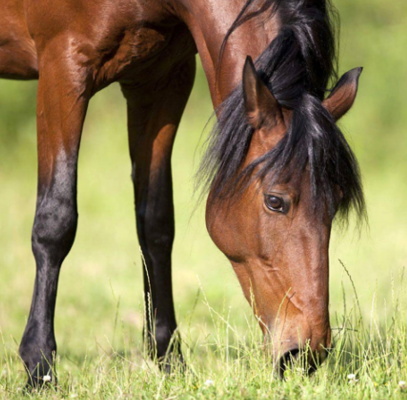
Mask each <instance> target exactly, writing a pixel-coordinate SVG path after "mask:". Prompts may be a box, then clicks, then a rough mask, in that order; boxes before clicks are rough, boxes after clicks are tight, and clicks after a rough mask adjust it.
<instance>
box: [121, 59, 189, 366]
mask: <svg viewBox="0 0 407 400" xmlns="http://www.w3.org/2000/svg"><path fill="white" fill-rule="evenodd" d="M194 74H195V59H194V58H193V57H192V58H191V59H189V60H188V61H187V62H186V63H185V64H183V65H182V66H178V67H176V68H174V69H173V71H172V73H171V74H170V75H169V76H168V81H166V85H165V87H162V88H161V89H160V90H156V91H150V90H148V89H146V88H144V89H143V90H140V89H139V88H134V87H132V86H131V85H125V84H122V90H123V93H124V95H125V97H126V99H127V104H128V129H129V146H130V155H131V160H132V168H133V169H132V178H133V182H134V191H135V199H136V216H137V233H138V237H139V242H140V246H141V250H142V252H143V254H142V256H143V264H144V292H145V303H146V315H147V318H146V324H145V333H146V338H147V345H148V349H149V351H150V355H151V356H152V357H153V358H155V357H157V359H158V361H159V363H160V366H161V367H163V368H164V369H165V370H166V371H169V370H170V368H171V360H173V355H176V356H178V357H179V358H178V360H180V361H181V362H182V355H181V351H180V343H179V338H178V337H177V336H176V337H174V332H175V330H176V327H177V324H176V320H175V313H174V304H173V295H172V283H171V251H172V244H173V240H174V206H173V198H172V177H171V152H172V147H173V142H174V139H175V134H176V131H177V128H178V124H179V121H180V118H181V115H182V113H183V110H184V108H185V104H186V102H187V99H188V97H189V94H190V91H191V88H192V84H193V80H194ZM170 355H171V357H168V356H170Z"/></svg>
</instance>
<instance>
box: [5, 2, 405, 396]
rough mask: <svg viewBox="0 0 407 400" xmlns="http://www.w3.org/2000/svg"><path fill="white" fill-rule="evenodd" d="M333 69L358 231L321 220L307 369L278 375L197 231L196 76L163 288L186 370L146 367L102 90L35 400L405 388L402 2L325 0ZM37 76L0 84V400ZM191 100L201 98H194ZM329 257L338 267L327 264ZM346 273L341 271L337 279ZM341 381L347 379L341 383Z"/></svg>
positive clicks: (119, 145) (10, 340)
mask: <svg viewBox="0 0 407 400" xmlns="http://www.w3.org/2000/svg"><path fill="white" fill-rule="evenodd" d="M336 4H337V6H338V8H339V11H340V14H341V16H342V31H341V55H340V60H341V65H340V71H341V72H344V71H346V70H349V69H351V68H353V67H355V66H358V65H363V66H364V67H365V69H364V72H363V74H362V77H361V85H360V90H359V94H358V98H357V101H356V103H355V105H354V107H353V109H352V111H351V112H350V113H349V115H347V116H346V117H345V118H344V120H343V121H341V126H342V128H343V130H344V132H345V134H346V136H347V138H348V140H349V141H350V143H351V145H352V148H353V149H354V150H355V153H356V155H357V157H358V159H359V160H360V164H361V170H362V174H363V181H364V187H365V193H366V199H367V206H368V212H369V227H365V228H363V229H362V230H361V231H360V232H358V231H357V230H355V229H354V226H353V225H352V224H351V227H350V229H349V230H348V231H347V232H343V231H340V230H339V229H335V230H334V233H333V237H332V241H331V250H330V260H331V277H330V297H331V301H330V312H331V325H332V327H333V329H334V330H333V333H334V339H335V349H334V350H333V352H332V354H331V355H330V357H329V358H328V360H327V361H326V362H325V363H324V364H323V366H322V367H321V368H320V369H319V370H318V371H317V372H316V373H315V374H314V375H313V376H312V377H305V376H304V375H303V374H302V372H301V370H300V366H296V367H294V368H293V370H292V371H289V372H288V373H287V375H286V380H285V381H280V380H278V379H276V377H275V376H274V375H273V374H272V368H271V366H270V361H269V360H267V358H266V357H265V355H264V354H263V352H262V349H261V335H260V329H259V328H258V326H257V323H256V321H255V320H254V318H253V316H252V311H251V309H250V307H249V306H248V304H246V301H245V300H244V298H243V295H242V293H241V289H240V287H239V284H238V281H237V279H236V277H235V276H234V273H233V270H232V268H231V267H230V266H229V264H228V261H227V260H226V259H225V258H224V256H223V255H222V254H221V253H220V252H219V251H218V250H217V249H216V248H215V246H214V245H213V244H212V242H211V240H210V239H209V237H208V234H207V233H206V229H205V223H204V204H198V205H197V202H196V198H195V197H194V192H193V186H194V185H193V173H194V171H195V170H196V167H197V165H198V162H199V160H200V151H199V150H196V149H197V148H198V149H199V148H201V144H202V141H203V140H204V139H205V137H206V136H207V132H203V133H202V129H203V127H204V126H205V123H206V121H207V120H208V118H209V117H210V115H211V112H212V107H211V105H210V102H209V99H208V95H207V88H206V84H205V80H204V78H203V76H202V71H199V75H198V80H197V85H196V88H195V89H194V92H193V94H192V97H191V100H190V102H189V105H188V109H187V111H186V115H185V118H184V119H183V122H182V125H181V128H180V131H179V134H178V138H177V141H176V145H175V149H174V157H173V171H174V185H175V188H174V194H175V204H176V241H175V246H174V256H173V260H174V268H173V269H174V293H175V303H176V312H177V317H178V322H179V327H180V333H181V335H182V338H183V352H184V355H185V358H186V360H187V362H188V365H189V369H188V370H187V371H186V372H185V373H183V374H181V373H176V374H174V375H173V376H171V377H166V376H164V375H162V374H161V373H160V372H159V371H158V369H157V368H156V367H155V365H154V364H153V363H151V362H150V361H148V360H146V357H145V349H144V348H143V343H142V321H143V305H142V275H141V271H142V269H141V257H140V251H139V246H138V243H137V240H136V237H135V226H134V212H133V210H132V205H133V199H132V189H131V184H130V163H129V160H128V151H127V144H126V127H125V125H126V122H125V106H124V102H123V100H122V98H121V95H120V93H119V90H118V88H117V86H112V87H109V88H108V89H106V90H105V91H103V92H102V93H100V94H98V95H97V96H96V97H95V99H94V100H92V103H91V107H90V109H89V113H88V117H87V120H86V124H85V130H84V135H83V141H82V148H81V155H80V165H79V213H80V219H79V227H78V234H77V239H76V242H75V246H74V247H73V249H72V251H71V253H70V255H69V257H68V258H67V260H66V261H65V263H64V266H63V268H62V273H61V281H60V287H59V293H58V301H57V315H56V334H57V341H58V345H59V347H58V351H59V353H58V354H59V355H58V367H57V368H58V369H57V371H58V376H59V388H58V391H53V390H52V389H51V390H48V391H46V392H34V393H31V394H27V395H26V398H32V399H36V398H41V399H42V398H50V399H65V398H78V399H88V398H91V399H113V398H114V399H116V398H131V399H133V398H136V399H137V398H140V399H200V398H205V399H211V398H216V399H218V398H224V399H253V398H267V399H270V398H276V399H320V398H321V399H324V400H325V399H328V398H329V399H367V398H369V399H390V398H394V399H399V398H400V399H403V398H407V392H406V390H407V389H403V388H402V387H401V386H400V385H399V382H400V381H407V324H406V314H407V313H406V311H407V290H406V287H407V283H406V278H403V274H404V268H405V267H406V265H407V246H406V226H407V214H406V213H405V204H406V201H405V199H406V198H407V188H406V185H405V177H406V176H407V165H406V163H405V148H406V144H407V143H406V141H407V135H406V133H405V126H407V114H406V113H405V109H406V106H407V104H406V100H405V95H404V94H405V93H406V92H407V80H406V79H405V71H406V70H407V60H406V59H405V57H404V56H403V54H404V53H403V51H402V49H404V48H405V47H406V45H407V43H406V38H407V33H406V32H405V31H406V29H405V24H404V21H405V20H406V18H407V7H406V3H405V0H394V1H393V2H392V4H391V5H389V4H387V3H383V2H380V1H379V0H374V1H371V2H369V7H368V9H367V6H366V5H364V4H362V3H357V4H356V3H355V2H353V1H351V0H338V1H337V2H336ZM35 87H36V83H26V82H25V83H24V82H6V81H1V82H0V183H1V196H0V209H1V210H2V215H1V216H0V338H1V343H0V398H4V399H20V398H21V397H22V395H23V387H24V383H25V379H26V378H25V371H24V369H23V366H22V364H21V362H20V360H19V358H18V354H17V351H18V343H19V341H20V338H21V335H22V332H23V329H24V325H25V321H26V318H27V313H28V310H29V306H30V298H31V292H32V285H33V279H34V263H33V257H32V254H31V249H30V235H31V225H32V220H33V215H34V206H35V189H36V188H35V187H36V158H35V157H36V156H35V146H36V140H35V119H34V113H35ZM202 99H205V100H202ZM342 264H343V265H342ZM350 278H351V279H350ZM349 374H354V375H355V379H348V375H349Z"/></svg>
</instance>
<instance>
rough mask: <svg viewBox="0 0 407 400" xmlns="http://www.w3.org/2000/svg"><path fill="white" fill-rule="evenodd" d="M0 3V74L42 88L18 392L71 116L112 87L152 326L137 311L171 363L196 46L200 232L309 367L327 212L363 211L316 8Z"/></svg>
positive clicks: (321, 340) (54, 256)
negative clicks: (179, 163) (183, 128)
mask: <svg viewBox="0 0 407 400" xmlns="http://www.w3.org/2000/svg"><path fill="white" fill-rule="evenodd" d="M0 4H1V9H2V12H1V14H0V76H1V77H5V78H12V79H37V78H38V79H39V85H38V106H37V120H38V164H39V165H38V197H37V207H36V214H35V221H34V226H33V234H32V248H33V253H34V256H35V261H36V266H37V273H36V279H35V287H34V294H33V299H32V305H31V310H30V314H29V317H28V322H27V326H26V329H25V332H24V335H23V338H22V341H21V346H20V354H21V357H22V359H23V361H24V363H25V366H26V368H27V371H28V373H29V383H30V384H33V385H37V384H41V383H42V382H43V381H44V376H48V375H49V376H52V374H51V370H52V367H53V361H54V356H55V351H56V341H55V335H54V326H53V323H54V311H55V300H56V294H57V284H58V276H59V271H60V267H61V264H62V262H63V260H64V258H65V257H66V255H67V254H68V252H69V250H70V249H71V246H72V244H73V242H74V238H75V233H76V227H77V204H76V184H77V160H78V151H79V144H80V138H81V132H82V126H83V121H84V118H85V114H86V109H87V106H88V102H89V100H90V98H91V97H92V95H93V94H95V93H96V92H97V91H99V90H101V89H103V88H104V87H105V86H107V85H109V84H110V83H111V82H114V81H118V82H120V84H121V87H122V91H123V93H124V96H125V97H126V99H127V106H128V133H129V147H130V156H131V162H132V177H133V182H134V193H135V199H136V215H137V232H138V236H139V240H140V244H141V247H142V251H143V254H144V258H145V263H146V272H145V276H144V282H145V296H146V301H150V299H151V302H152V307H150V308H151V309H152V315H153V317H154V318H147V321H148V322H147V325H146V330H147V332H148V338H149V347H150V350H151V352H152V354H153V355H155V356H156V357H157V358H158V359H159V360H163V359H164V358H165V356H166V355H170V354H174V355H178V358H179V359H181V360H182V356H181V352H180V349H179V343H178V342H177V341H176V340H175V341H174V340H171V339H172V336H173V334H174V331H175V329H176V320H175V315H174V308H173V297H172V289H171V248H172V243H173V238H174V211H173V202H172V182H171V164H170V158H171V151H172V146H173V142H174V138H175V134H176V131H177V127H178V124H179V121H180V118H181V115H182V112H183V110H184V107H185V104H186V101H187V99H188V96H189V93H190V91H191V88H192V85H193V81H194V73H195V54H196V52H198V54H199V56H200V58H201V61H202V64H203V67H204V70H205V73H206V76H207V80H208V83H209V87H210V92H211V97H212V101H213V104H214V107H215V108H216V109H217V116H218V124H217V126H216V128H215V130H214V132H213V135H212V140H211V142H210V146H209V149H208V152H207V155H206V158H205V160H204V163H203V166H202V168H201V174H202V175H201V177H203V178H204V179H206V182H207V183H209V187H210V194H209V198H208V203H207V226H208V230H209V232H210V235H211V237H212V238H213V240H214V241H215V243H216V244H217V245H218V246H219V248H220V249H221V250H222V251H223V252H224V253H225V255H226V256H227V257H228V258H229V259H230V261H231V263H232V265H233V267H234V269H235V271H236V274H237V276H238V278H239V280H240V283H241V285H242V288H243V291H244V294H245V296H246V298H247V299H248V300H249V301H250V302H251V303H252V305H253V307H254V312H255V313H256V315H257V316H258V318H259V321H260V325H261V327H262V329H263V331H264V334H265V339H266V342H267V343H270V351H271V353H272V355H273V358H274V360H275V361H276V362H277V365H280V366H281V367H282V368H284V364H285V362H286V361H287V360H288V359H289V358H290V357H291V356H295V355H296V354H297V353H298V352H299V351H300V350H302V349H304V348H306V347H307V346H309V349H310V352H309V354H310V355H311V356H312V357H311V356H310V357H309V367H310V368H314V367H315V359H319V360H323V359H324V357H325V354H326V350H327V349H328V348H329V347H330V346H331V336H330V326H329V315H328V245H329V236H330V229H331V223H332V220H333V218H334V215H335V213H336V212H337V210H342V211H344V212H345V214H346V213H347V211H348V210H349V208H350V206H352V205H354V206H356V209H357V211H358V212H359V213H362V212H363V195H362V191H361V186H360V180H359V174H358V168H357V164H356V161H355V159H354V157H353V155H352V152H351V151H350V149H349V147H348V146H347V144H346V141H345V139H344V138H343V136H342V134H341V132H340V131H339V130H338V128H337V127H336V125H335V121H336V120H337V119H339V118H340V117H341V116H342V115H343V114H345V112H346V111H347V110H348V109H349V108H350V107H351V105H352V103H353V101H354V98H355V95H356V91H357V80H358V76H359V73H360V69H356V70H352V71H350V72H349V73H347V74H346V75H344V77H343V78H342V79H341V80H340V81H339V83H338V84H337V86H336V87H335V88H334V90H333V91H332V92H331V94H330V96H329V97H328V98H326V99H325V100H324V94H325V92H326V90H327V86H328V83H329V80H330V79H331V78H332V77H334V76H335V73H334V68H333V65H334V59H335V57H334V56H335V51H334V35H333V30H332V24H331V16H330V15H331V10H330V6H329V4H328V0H327V1H325V0H233V1H215V0H205V1H203V0H149V1H146V0H136V1H129V0H117V1H111V0H97V1H89V0H69V1H66V0H53V1H49V0H36V1H32V0H0ZM248 56H249V57H248ZM252 59H256V68H255V67H254V64H253V62H252ZM242 73H243V75H242ZM242 76H243V79H242ZM241 82H243V83H242V84H241ZM152 320H153V321H154V322H153V324H154V326H152V324H151V322H149V321H152ZM175 358H177V357H175ZM162 365H164V366H165V367H168V366H169V365H168V363H164V364H162ZM45 380H48V377H47V379H45Z"/></svg>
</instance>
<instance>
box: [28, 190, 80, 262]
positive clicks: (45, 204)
mask: <svg viewBox="0 0 407 400" xmlns="http://www.w3.org/2000/svg"><path fill="white" fill-rule="evenodd" d="M77 220H78V215H77V211H76V204H75V200H74V199H67V198H64V197H63V196H54V197H48V198H44V199H42V200H41V201H40V205H39V206H38V208H37V212H36V215H35V220H34V226H33V232H32V248H33V252H34V255H35V257H36V258H37V259H38V258H40V259H41V260H42V261H51V264H53V265H55V263H56V264H57V265H58V264H60V263H61V262H62V261H63V259H64V258H65V257H66V255H67V254H68V252H69V250H70V249H71V247H72V244H73V242H74V239H75V234H76V227H77Z"/></svg>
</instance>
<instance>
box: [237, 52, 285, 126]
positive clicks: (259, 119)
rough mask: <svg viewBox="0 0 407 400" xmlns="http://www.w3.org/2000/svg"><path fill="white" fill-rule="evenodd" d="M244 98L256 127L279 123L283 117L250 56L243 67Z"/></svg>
mask: <svg viewBox="0 0 407 400" xmlns="http://www.w3.org/2000/svg"><path fill="white" fill-rule="evenodd" d="M243 98H244V105H245V109H246V115H247V118H248V120H249V123H250V125H251V126H252V127H253V128H254V129H259V128H261V127H263V126H269V127H273V126H275V125H277V123H278V122H279V118H280V119H281V109H280V106H279V104H278V103H277V100H276V99H275V97H274V96H273V95H272V93H271V92H270V90H269V89H268V87H267V86H266V85H265V84H264V83H263V82H262V80H261V79H260V77H259V75H258V74H257V71H256V68H255V67H254V64H253V60H252V58H251V57H250V56H247V58H246V62H245V64H244V68H243Z"/></svg>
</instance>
